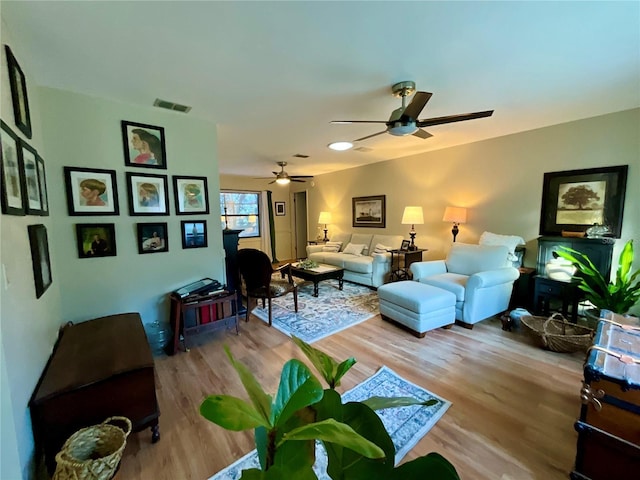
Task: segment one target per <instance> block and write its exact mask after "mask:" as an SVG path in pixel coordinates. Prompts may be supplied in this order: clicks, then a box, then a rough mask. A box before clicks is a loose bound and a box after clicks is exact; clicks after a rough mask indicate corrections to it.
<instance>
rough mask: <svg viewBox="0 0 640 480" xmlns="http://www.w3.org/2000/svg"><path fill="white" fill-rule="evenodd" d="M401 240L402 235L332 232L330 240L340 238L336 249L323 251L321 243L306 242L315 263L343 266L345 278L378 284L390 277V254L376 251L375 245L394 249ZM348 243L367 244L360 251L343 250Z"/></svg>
mask: <svg viewBox="0 0 640 480" xmlns="http://www.w3.org/2000/svg"><path fill="white" fill-rule="evenodd" d="M402 240H403V237H402V235H371V234H362V233H354V234H351V233H341V234H334V235H332V238H331V241H332V242H342V245H341V247H340V251H339V252H328V251H324V250H325V249H326V247H325V245H324V244H321V245H307V258H308V259H309V260H313V261H315V262H318V263H326V264H329V265H335V266H336V267H342V268H344V279H345V280H348V281H350V282H354V283H360V284H362V285H368V286H370V287H375V288H377V287H379V286H380V285H383V284H384V283H386V282H387V281H389V274H390V273H391V254H390V253H375V252H374V250H375V248H376V245H384V246H386V247H389V248H390V249H397V248H400V245H401V244H402ZM349 243H352V244H357V245H365V246H366V248H365V249H364V250H363V252H362V254H361V255H352V254H349V253H344V249H345V248H346V247H347V245H349Z"/></svg>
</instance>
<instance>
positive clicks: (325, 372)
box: [291, 335, 356, 388]
mask: <svg viewBox="0 0 640 480" xmlns="http://www.w3.org/2000/svg"><path fill="white" fill-rule="evenodd" d="M291 339H292V340H293V341H294V343H295V344H296V345H298V347H300V350H302V353H304V354H305V355H306V356H307V358H308V359H309V361H310V362H311V363H312V365H313V366H314V367H316V369H317V370H318V372H320V375H322V378H324V380H325V382H327V385H329V387H330V388H335V387H337V386H339V385H340V379H341V378H342V377H343V376H344V374H345V373H347V371H348V370H349V369H350V368H351V367H352V366H353V365H354V364H355V363H356V360H355V358H353V357H351V358H348V359H347V360H345V361H344V362H342V363H340V364H339V365H338V362H336V361H335V360H334V359H333V358H332V357H331V356H329V355H327V354H326V353H324V352H322V351H320V350H318V349H317V348H314V347H312V346H311V345H309V344H308V343H306V342H305V341H304V340H302V339H301V338H298V337H296V336H295V335H293V336H292V337H291Z"/></svg>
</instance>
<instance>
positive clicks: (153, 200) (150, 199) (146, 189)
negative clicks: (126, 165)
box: [127, 172, 169, 216]
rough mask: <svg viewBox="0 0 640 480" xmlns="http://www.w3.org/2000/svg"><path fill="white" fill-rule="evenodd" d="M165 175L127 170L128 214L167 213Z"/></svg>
mask: <svg viewBox="0 0 640 480" xmlns="http://www.w3.org/2000/svg"><path fill="white" fill-rule="evenodd" d="M167 189H168V187H167V176H166V175H153V174H150V173H132V172H127V197H128V199H129V215H132V216H133V215H169V203H168V202H167Z"/></svg>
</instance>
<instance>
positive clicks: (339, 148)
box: [329, 142, 353, 152]
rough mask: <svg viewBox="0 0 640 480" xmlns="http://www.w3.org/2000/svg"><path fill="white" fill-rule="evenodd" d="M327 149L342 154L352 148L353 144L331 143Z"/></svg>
mask: <svg viewBox="0 0 640 480" xmlns="http://www.w3.org/2000/svg"><path fill="white" fill-rule="evenodd" d="M329 148H330V149H331V150H336V151H338V152H343V151H345V150H349V149H350V148H353V143H351V142H333V143H330V144H329Z"/></svg>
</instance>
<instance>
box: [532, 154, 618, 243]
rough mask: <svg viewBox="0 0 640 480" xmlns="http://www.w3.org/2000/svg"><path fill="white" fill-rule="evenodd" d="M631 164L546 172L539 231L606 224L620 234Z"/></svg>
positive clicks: (552, 232) (551, 232) (549, 232)
mask: <svg viewBox="0 0 640 480" xmlns="http://www.w3.org/2000/svg"><path fill="white" fill-rule="evenodd" d="M628 168H629V167H628V165H620V166H615V167H602V168H589V169H583V170H567V171H563V172H548V173H545V174H544V184H543V189H542V210H541V212H540V234H541V235H562V232H563V231H564V232H585V231H586V230H587V228H589V227H591V226H593V225H594V224H598V225H606V226H607V227H609V230H610V232H611V235H612V236H613V237H615V238H620V234H621V231H622V217H623V210H624V198H625V192H626V187H627V171H628Z"/></svg>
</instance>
